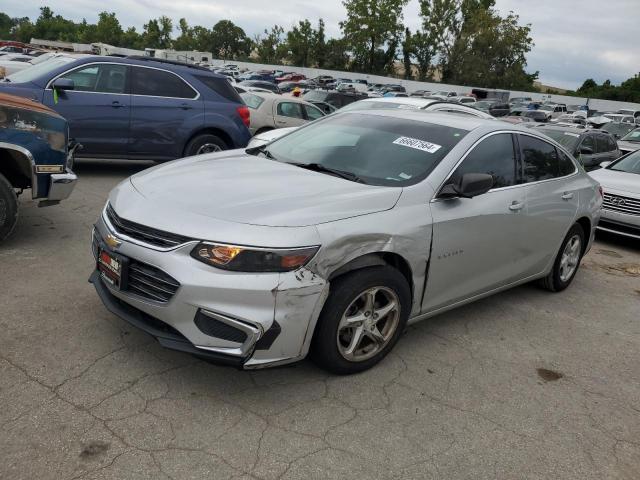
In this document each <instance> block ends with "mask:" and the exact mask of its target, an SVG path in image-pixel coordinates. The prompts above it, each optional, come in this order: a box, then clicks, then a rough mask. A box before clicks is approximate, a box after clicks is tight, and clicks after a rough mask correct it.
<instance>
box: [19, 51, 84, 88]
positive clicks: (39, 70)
mask: <svg viewBox="0 0 640 480" xmlns="http://www.w3.org/2000/svg"><path fill="white" fill-rule="evenodd" d="M74 60H75V58H71V57H55V58H50V59H49V60H47V61H45V62H42V63H39V64H37V65H34V66H33V67H29V68H27V69H25V70H21V71H19V72H16V73H14V74H11V75H9V76H8V77H7V79H8V80H9V81H11V82H12V83H26V82H32V81H33V80H35V79H36V78H38V77H40V76H41V75H44V74H46V73H47V72H50V71H52V70H55V69H56V68H58V67H61V66H62V65H65V64H67V63H70V62H73V61H74Z"/></svg>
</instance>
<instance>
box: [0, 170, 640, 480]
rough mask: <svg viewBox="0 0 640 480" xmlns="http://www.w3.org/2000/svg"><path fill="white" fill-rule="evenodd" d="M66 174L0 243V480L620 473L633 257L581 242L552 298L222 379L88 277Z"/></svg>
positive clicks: (96, 194) (633, 362)
mask: <svg viewBox="0 0 640 480" xmlns="http://www.w3.org/2000/svg"><path fill="white" fill-rule="evenodd" d="M145 166H147V164H139V163H132V162H130V163H125V162H120V163H119V162H86V161H85V162H82V163H78V165H77V171H78V173H79V175H80V182H79V184H78V186H77V188H76V190H75V192H74V193H73V195H72V197H71V198H70V199H69V200H67V201H66V202H64V203H63V204H61V205H59V206H57V207H49V208H47V209H39V208H37V207H36V204H35V202H32V201H31V200H29V199H28V198H27V197H28V195H23V197H21V202H20V203H21V208H22V210H21V217H20V220H19V224H18V227H17V229H16V232H15V234H14V235H13V237H12V238H11V239H10V240H9V241H7V242H5V243H4V244H2V245H1V246H0V478H2V479H8V480H9V479H11V480H18V479H28V480H33V479H39V480H43V479H56V480H58V479H80V478H82V479H136V480H137V479H140V480H142V479H154V480H156V479H176V480H177V479H201V478H207V479H250V478H256V479H265V480H271V479H305V480H311V479H333V478H335V479H350V480H351V479H354V480H355V479H359V478H364V479H383V478H399V479H403V480H410V479H473V480H478V479H580V480H588V479H634V480H635V479H638V478H640V245H639V244H638V242H635V245H634V242H631V241H624V240H620V239H618V238H615V237H611V236H606V237H599V239H598V241H597V242H596V244H595V245H594V247H593V249H592V251H591V253H590V254H589V255H588V256H587V257H586V258H585V259H584V261H583V266H582V268H581V269H580V271H579V273H578V276H577V278H576V280H575V281H574V283H573V285H572V286H571V287H570V288H569V289H568V290H567V291H565V292H563V293H560V294H550V293H547V292H545V291H543V290H540V289H538V288H537V287H535V286H531V285H527V286H523V287H520V288H517V289H514V290H511V291H508V292H505V293H502V294H499V295H497V296H494V297H492V298H488V299H485V300H483V301H480V302H477V303H475V304H472V305H468V306H466V307H463V308H460V309H458V310H455V311H452V312H449V313H446V314H443V315H440V316H438V317H436V318H433V319H431V320H427V321H425V322H422V323H420V324H417V325H415V326H412V327H410V328H409V330H408V331H407V332H406V334H405V335H404V336H403V338H402V339H401V341H400V343H399V344H398V345H397V346H396V348H395V349H394V351H393V352H392V353H391V354H390V355H389V356H388V357H387V359H385V360H384V361H383V362H382V363H381V364H380V365H379V366H377V367H376V368H374V369H372V370H370V371H368V372H366V373H364V374H360V375H355V376H350V377H335V376H330V375H328V374H326V373H325V372H323V371H321V370H319V369H317V368H316V367H315V366H313V364H311V363H309V362H302V363H300V364H298V365H295V366H290V367H286V368H279V369H274V370H265V371H254V372H240V371H237V370H233V369H229V368H223V367H217V366H214V365H211V364H208V363H205V362H202V361H199V360H196V359H194V358H193V357H190V356H188V355H185V354H181V353H176V352H171V351H167V350H164V349H162V348H161V347H160V346H159V345H158V344H157V343H156V342H155V341H154V340H153V339H152V338H151V337H149V336H147V335H146V334H144V333H141V332H139V331H137V330H136V329H134V328H133V327H130V326H129V325H128V324H126V323H125V322H123V321H121V320H120V319H118V318H116V317H115V316H113V315H111V314H110V313H109V312H107V310H106V309H105V308H104V307H103V306H102V304H101V302H100V300H99V299H98V297H97V296H96V294H95V291H94V289H93V287H92V286H91V285H89V284H88V283H87V278H88V276H89V274H90V272H91V270H92V258H91V254H90V231H91V226H92V224H93V222H94V221H95V219H96V218H97V216H98V213H99V211H100V209H101V208H102V206H103V205H104V202H105V199H106V196H107V193H108V191H109V190H110V189H111V188H112V187H113V186H114V185H116V183H117V182H119V181H120V180H121V179H123V178H125V177H127V176H128V175H131V174H133V173H135V172H136V171H138V170H140V169H141V168H143V167H145Z"/></svg>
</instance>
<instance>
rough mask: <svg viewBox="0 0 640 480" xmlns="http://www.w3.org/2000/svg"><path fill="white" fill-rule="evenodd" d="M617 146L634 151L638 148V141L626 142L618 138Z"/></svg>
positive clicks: (639, 146) (639, 148)
mask: <svg viewBox="0 0 640 480" xmlns="http://www.w3.org/2000/svg"><path fill="white" fill-rule="evenodd" d="M618 148H619V149H620V150H624V151H625V152H635V151H636V150H640V142H628V141H625V140H618Z"/></svg>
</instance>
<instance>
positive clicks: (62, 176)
mask: <svg viewBox="0 0 640 480" xmlns="http://www.w3.org/2000/svg"><path fill="white" fill-rule="evenodd" d="M77 181H78V176H77V175H76V174H75V173H73V172H72V171H71V170H67V173H54V174H52V175H51V178H50V180H49V195H47V198H46V199H45V200H47V201H50V202H59V201H61V200H66V199H67V198H69V195H71V192H72V191H73V188H74V187H75V186H76V182H77Z"/></svg>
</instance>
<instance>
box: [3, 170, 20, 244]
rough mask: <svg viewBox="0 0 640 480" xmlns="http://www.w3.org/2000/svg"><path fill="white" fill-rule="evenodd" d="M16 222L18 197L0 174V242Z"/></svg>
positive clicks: (9, 232)
mask: <svg viewBox="0 0 640 480" xmlns="http://www.w3.org/2000/svg"><path fill="white" fill-rule="evenodd" d="M17 223H18V197H17V196H16V192H15V190H14V189H13V187H12V186H11V184H10V183H9V181H8V180H7V179H6V178H5V177H4V175H2V174H0V242H2V241H3V240H4V239H5V238H7V237H8V236H9V235H11V233H12V232H13V230H14V228H16V224H17Z"/></svg>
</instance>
